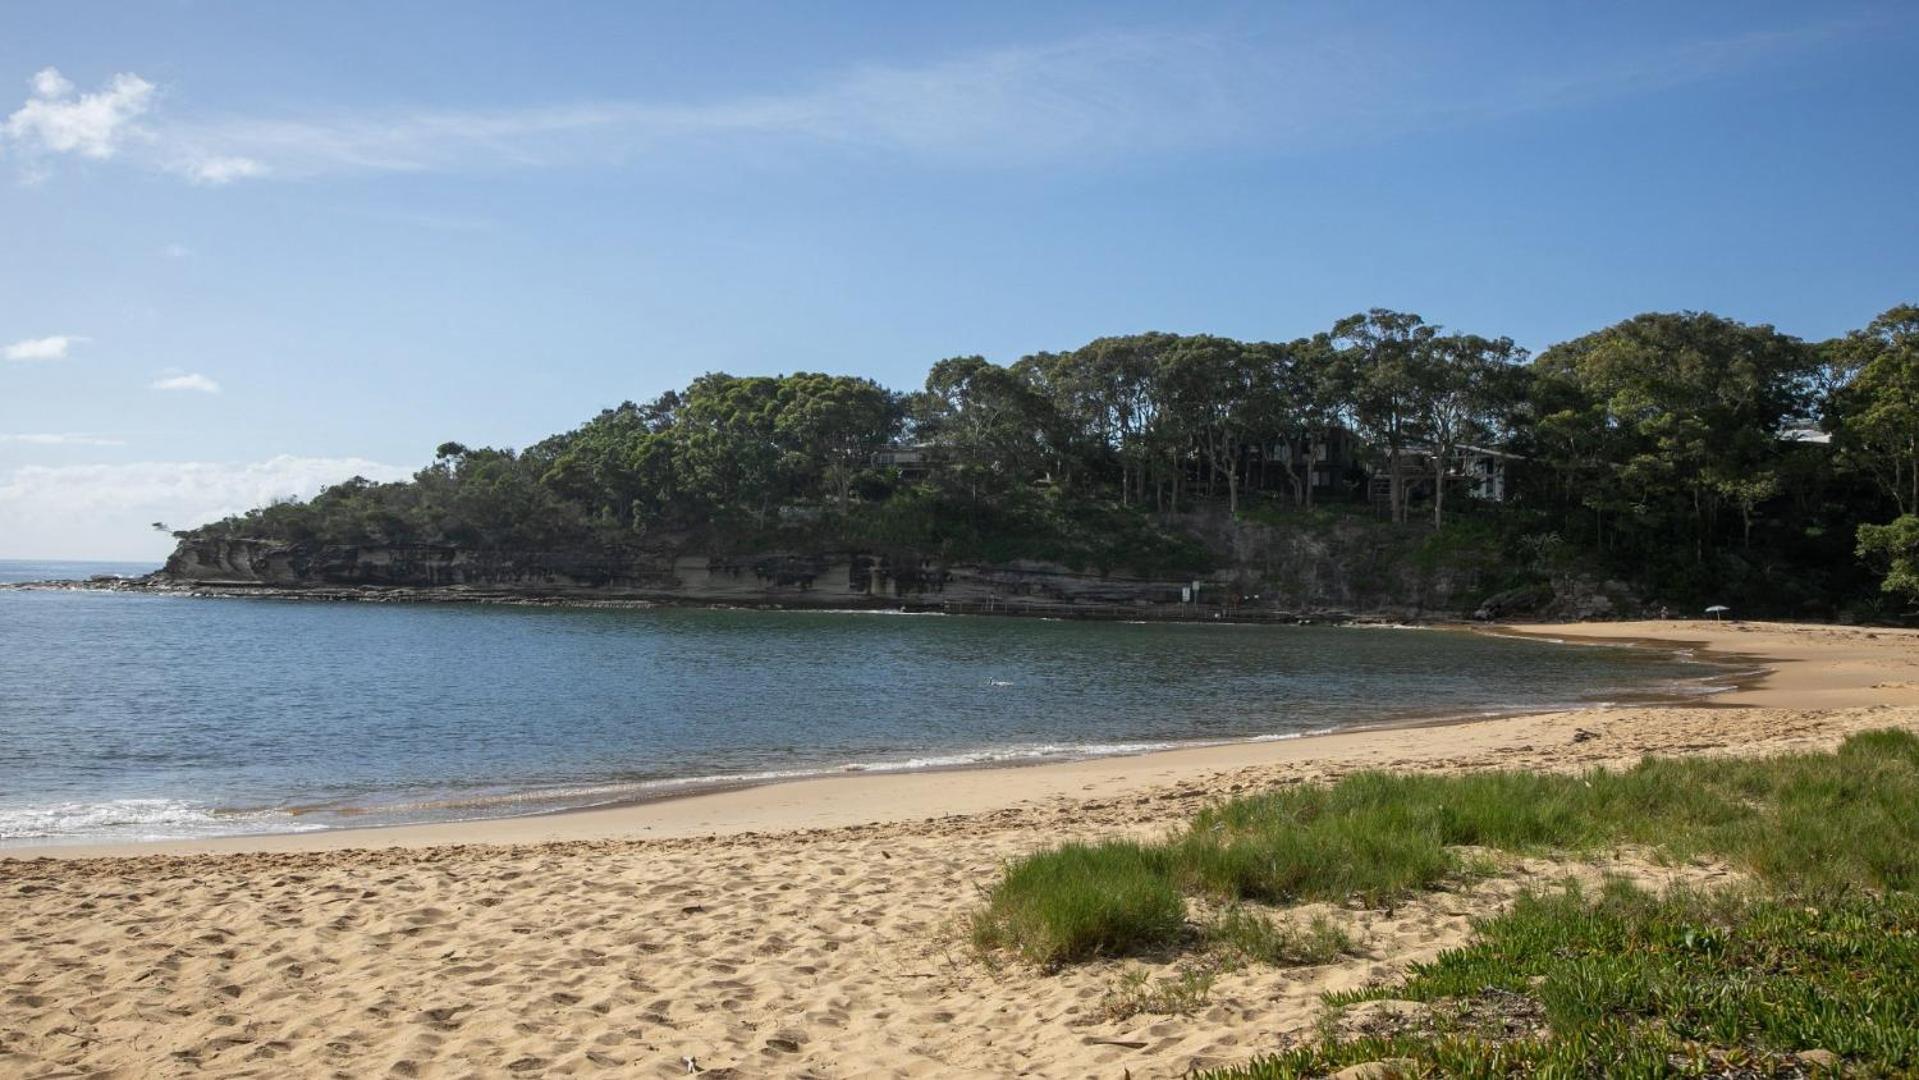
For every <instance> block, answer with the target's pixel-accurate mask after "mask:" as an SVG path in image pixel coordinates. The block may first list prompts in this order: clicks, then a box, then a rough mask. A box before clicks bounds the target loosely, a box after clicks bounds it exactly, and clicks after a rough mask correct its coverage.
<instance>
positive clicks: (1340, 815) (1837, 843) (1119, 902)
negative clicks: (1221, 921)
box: [974, 730, 1919, 965]
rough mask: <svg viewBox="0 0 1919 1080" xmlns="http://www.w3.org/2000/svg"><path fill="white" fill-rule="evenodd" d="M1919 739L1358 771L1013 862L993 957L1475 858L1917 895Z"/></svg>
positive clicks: (1369, 893) (1000, 887) (989, 918)
mask: <svg viewBox="0 0 1919 1080" xmlns="http://www.w3.org/2000/svg"><path fill="white" fill-rule="evenodd" d="M1915 808H1919V737H1915V736H1914V735H1913V734H1912V733H1910V732H1906V731H1898V730H1889V731H1877V732H1869V733H1865V734H1861V735H1856V736H1853V737H1852V738H1850V739H1848V740H1846V742H1845V743H1844V745H1842V746H1841V747H1840V748H1839V749H1838V750H1837V751H1836V752H1834V753H1816V754H1797V755H1788V756H1780V757H1772V758H1763V759H1737V758H1648V759H1646V760H1645V761H1642V762H1640V763H1639V764H1638V765H1635V766H1633V767H1632V768H1629V769H1624V770H1606V769H1596V770H1592V771H1590V772H1587V773H1584V774H1582V775H1549V774H1542V773H1529V772H1483V773H1467V774H1460V775H1453V776H1418V775H1396V774H1389V773H1380V772H1368V773H1360V774H1356V775H1353V776H1349V777H1346V778H1344V779H1342V780H1340V781H1338V782H1337V783H1333V784H1314V785H1300V786H1297V787H1291V788H1285V789H1281V790H1279V791H1275V792H1270V793H1266V794H1261V795H1255V796H1250V797H1245V798H1239V799H1234V800H1232V801H1230V802H1226V803H1223V804H1221V805H1219V806H1217V807H1213V808H1210V809H1208V810H1205V811H1203V812H1202V813H1200V814H1199V815H1198V816H1197V817H1196V818H1194V819H1193V821H1192V822H1191V823H1190V824H1189V825H1188V826H1187V827H1186V828H1185V829H1183V830H1182V831H1180V832H1179V833H1178V834H1176V835H1174V836H1172V837H1170V838H1168V839H1167V840H1165V841H1163V842H1160V843H1155V844H1136V843H1106V844H1096V845H1086V844H1073V845H1067V846H1064V847H1060V848H1056V849H1053V850H1050V851H1044V852H1040V853H1037V854H1034V855H1030V856H1027V857H1026V858H1023V859H1019V860H1016V861H1014V862H1012V863H1010V864H1008V866H1007V867H1006V869H1005V872H1004V874H1003V876H1002V878H1001V879H1000V881H999V882H998V883H997V884H996V885H995V886H994V887H993V888H992V889H991V890H990V892H989V894H988V897H987V904H986V907H985V909H984V910H983V911H981V912H980V913H979V914H978V915H977V916H976V918H975V920H974V940H975V942H976V943H977V944H978V945H980V946H981V947H982V948H984V949H1000V948H1007V949H1011V950H1013V951H1014V952H1015V953H1017V954H1018V955H1020V956H1022V957H1023V958H1025V959H1027V960H1031V961H1034V962H1037V963H1040V964H1042V965H1057V964H1060V963H1068V962H1071V961H1074V960H1081V959H1086V958H1089V957H1094V956H1116V955H1124V954H1127V953H1137V952H1143V951H1150V950H1156V949H1166V948H1169V947H1172V946H1175V945H1177V944H1178V943H1180V941H1181V940H1182V939H1184V938H1190V937H1191V936H1193V930H1192V928H1191V927H1189V926H1188V925H1187V924H1186V922H1185V919H1184V904H1183V900H1182V898H1183V897H1184V896H1186V895H1198V896H1204V897H1206V898H1208V899H1210V900H1212V901H1215V902H1220V903H1225V904H1228V905H1231V904H1237V903H1241V902H1256V903H1266V904H1290V903H1297V902H1301V901H1316V900H1317V901H1333V902H1352V901H1357V902H1359V903H1362V904H1366V905H1370V906H1382V905H1390V904H1392V903H1394V902H1396V901H1398V900H1401V899H1403V898H1405V897H1407V896H1410V895H1412V894H1415V893H1418V892H1421V891H1425V890H1430V889H1433V888H1436V887H1438V886H1441V885H1443V884H1444V883H1446V882H1448V881H1450V880H1458V879H1461V878H1464V877H1467V876H1469V875H1470V874H1471V873H1473V872H1474V869H1475V868H1474V866H1473V864H1472V863H1471V862H1470V861H1469V860H1468V858H1467V857H1466V855H1464V854H1463V853H1462V849H1472V848H1481V849H1495V850H1501V851H1509V852H1548V851H1550V852H1565V853H1573V854H1579V853H1589V852H1592V851H1594V850H1598V849H1602V848H1606V847H1611V846H1619V845H1634V846H1644V847H1648V848H1651V849H1653V850H1656V851H1658V852H1661V853H1663V854H1664V855H1666V856H1668V857H1671V858H1674V859H1681V858H1689V857H1693V856H1702V855H1703V856H1710V857H1714V858H1718V859H1723V860H1726V861H1728V862H1730V863H1732V864H1733V865H1735V866H1737V867H1739V868H1740V869H1743V870H1745V871H1747V872H1749V873H1750V874H1752V875H1753V876H1754V877H1756V878H1757V879H1759V880H1760V881H1762V882H1764V883H1766V884H1767V885H1768V886H1771V887H1773V888H1775V889H1779V890H1785V891H1790V892H1794V893H1820V892H1825V891H1831V890H1835V889H1845V888H1853V887H1865V888H1870V889H1894V890H1911V889H1913V888H1914V887H1915V886H1919V810H1916V809H1915Z"/></svg>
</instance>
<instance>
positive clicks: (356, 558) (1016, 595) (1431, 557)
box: [156, 514, 1627, 619]
mask: <svg viewBox="0 0 1919 1080" xmlns="http://www.w3.org/2000/svg"><path fill="white" fill-rule="evenodd" d="M1177 524H1178V527H1179V528H1181V529H1183V530H1185V531H1187V532H1189V533H1191V534H1193V535H1195V536H1197V537H1198V538H1200V539H1201V540H1202V541H1203V542H1204V543H1205V545H1206V546H1207V547H1208V549H1210V550H1211V551H1212V552H1213V554H1214V556H1215V558H1216V559H1217V560H1218V564H1219V566H1220V567H1221V569H1219V570H1216V571H1214V572H1212V573H1210V574H1205V575H1202V576H1200V577H1199V578H1198V579H1197V580H1195V579H1167V578H1149V577H1138V576H1130V575H1127V574H1122V573H1100V572H1097V571H1093V570H1087V569H1075V568H1072V567H1067V566H1062V565H1059V564H1055V563H1046V562H1036V561H1016V562H1009V563H1004V564H978V563H961V562H946V561H941V560H937V559H931V558H927V557H924V556H923V555H921V554H918V553H915V552H910V551H895V552H873V551H857V550H855V551H848V550H784V551H760V552H754V553H751V554H740V555H713V554H709V553H705V552H702V551H700V550H698V545H696V544H693V543H691V542H689V543H687V544H686V545H685V546H683V547H681V548H680V549H678V550H656V551H647V550H629V551H622V552H601V553H594V552H515V553H511V554H501V553H488V552H480V551H474V550H470V549H464V548H460V547H457V546H453V545H425V544H423V545H403V546H363V547H347V546H316V545H302V544H295V543H290V542H286V541H276V540H257V539H243V538H232V537H211V536H210V537H189V538H187V539H185V540H183V541H181V543H180V546H179V548H178V550H176V551H175V552H174V554H173V557H172V558H171V559H169V560H168V562H167V565H166V568H165V569H164V570H163V571H161V572H160V574H159V575H157V576H156V583H157V584H159V585H161V586H163V587H169V588H181V589H188V590H192V591H219V592H255V593H257V592H264V591H273V592H278V593H285V594H288V595H309V596H319V595H333V594H335V593H339V592H340V591H341V590H347V591H354V590H358V592H353V593H352V594H353V595H356V596H361V597H363V598H399V599H504V600H518V601H522V602H533V601H539V600H562V601H604V602H659V603H675V602H682V603H699V604H739V605H777V606H783V607H898V606H908V607H913V606H918V607H942V608H946V609H949V610H1003V609H1005V608H1006V607H1014V608H1016V609H1020V610H1028V611H1043V610H1049V609H1053V608H1059V609H1066V610H1067V613H1071V612H1073V611H1085V612H1089V613H1090V612H1095V611H1101V612H1104V613H1106V614H1113V615H1124V613H1125V611H1126V610H1128V609H1138V610H1142V611H1158V612H1160V613H1167V612H1169V611H1173V610H1177V609H1179V607H1180V606H1181V605H1182V602H1183V601H1184V600H1185V599H1186V597H1187V596H1188V595H1190V594H1189V593H1188V592H1187V590H1189V589H1190V588H1191V587H1193V586H1195V585H1197V586H1198V592H1197V598H1198V602H1199V603H1200V604H1201V605H1202V606H1203V607H1205V608H1207V609H1215V610H1216V609H1219V608H1221V607H1225V608H1234V609H1246V610H1248V611H1249V612H1264V613H1265V614H1266V615H1268V616H1273V617H1278V616H1283V615H1287V614H1299V615H1305V614H1313V613H1338V614H1344V615H1377V616H1381V617H1386V618H1395V619H1405V618H1413V619H1417V618H1457V617H1462V616H1465V615H1467V614H1469V613H1471V612H1473V611H1475V609H1478V610H1479V611H1480V612H1481V614H1482V617H1490V618H1498V617H1506V616H1513V615H1524V614H1535V613H1540V614H1545V613H1553V614H1557V613H1560V612H1565V613H1568V614H1575V613H1576V614H1586V615H1596V614H1603V613H1604V612H1606V611H1608V610H1619V609H1620V607H1619V605H1620V604H1622V603H1626V602H1627V601H1626V600H1625V599H1624V598H1623V597H1621V596H1618V595H1615V594H1616V593H1617V592H1618V590H1611V589H1609V588H1592V587H1587V586H1584V585H1582V584H1581V583H1577V582H1569V583H1566V584H1565V585H1564V587H1561V586H1560V585H1558V584H1555V585H1539V586H1528V587H1526V588H1524V589H1517V590H1506V591H1503V592H1498V591H1496V590H1494V589H1493V588H1492V587H1491V586H1492V584H1493V583H1496V582H1501V581H1502V580H1507V579H1509V577H1510V573H1511V567H1510V566H1508V565H1506V564H1504V563H1503V562H1502V560H1501V559H1500V556H1499V553H1498V552H1497V551H1496V550H1491V549H1488V548H1485V547H1482V546H1475V545H1473V544H1471V543H1461V542H1459V541H1457V540H1455V539H1448V538H1445V537H1444V536H1443V534H1434V533H1432V532H1430V531H1429V530H1425V529H1422V528H1412V527H1406V526H1393V525H1390V524H1388V523H1384V522H1379V521H1375V520H1371V519H1368V518H1365V517H1356V516H1346V517H1335V516H1326V517H1320V518H1314V517H1312V516H1310V515H1302V517H1301V518H1300V520H1298V521H1287V522H1283V523H1280V524H1259V523H1248V522H1245V521H1236V520H1234V519H1232V518H1230V517H1228V516H1226V515H1223V514H1220V515H1214V516H1204V515H1190V516H1187V517H1185V518H1183V519H1181V520H1180V521H1178V523H1177ZM1620 588H1621V589H1623V586H1622V587H1620ZM1488 593H1494V595H1492V596H1491V597H1490V598H1488ZM1482 601H1483V603H1482ZM1609 605H1610V606H1609Z"/></svg>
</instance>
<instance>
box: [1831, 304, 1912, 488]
mask: <svg viewBox="0 0 1919 1080" xmlns="http://www.w3.org/2000/svg"><path fill="white" fill-rule="evenodd" d="M1832 351H1833V352H1834V353H1835V354H1836V357H1837V359H1838V361H1839V366H1840V368H1841V370H1842V371H1843V372H1844V375H1845V376H1846V383H1845V385H1844V386H1843V388H1841V389H1840V390H1838V391H1837V393H1836V394H1835V395H1834V408H1833V410H1832V412H1833V414H1834V415H1833V416H1832V417H1831V420H1832V428H1833V431H1832V434H1833V436H1834V439H1835V441H1837V443H1838V444H1839V448H1840V452H1841V453H1842V454H1844V455H1845V459H1846V460H1847V461H1848V462H1849V463H1851V464H1853V465H1854V466H1855V467H1857V468H1859V469H1860V470H1862V471H1864V472H1866V473H1868V474H1869V475H1871V476H1872V478H1873V479H1874V481H1875V482H1877V483H1878V484H1879V486H1880V487H1881V489H1883V490H1884V491H1885V493H1886V495H1887V496H1888V497H1890V498H1891V499H1892V501H1893V503H1894V504H1895V505H1896V507H1897V509H1898V512H1899V513H1900V514H1901V515H1905V514H1919V306H1915V305H1912V304H1901V305H1900V306H1898V307H1895V308H1893V309H1891V310H1889V311H1887V312H1885V313H1884V314H1882V315H1880V316H1879V317H1878V318H1876V319H1874V320H1873V321H1872V323H1871V325H1869V326H1867V327H1866V328H1865V329H1864V330H1857V331H1854V332H1853V333H1851V334H1848V335H1847V336H1846V337H1844V338H1841V339H1840V340H1839V341H1837V342H1834V343H1832Z"/></svg>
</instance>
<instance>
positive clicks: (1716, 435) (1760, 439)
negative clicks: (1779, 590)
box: [1535, 312, 1815, 563]
mask: <svg viewBox="0 0 1919 1080" xmlns="http://www.w3.org/2000/svg"><path fill="white" fill-rule="evenodd" d="M1814 359H1815V358H1814V355H1813V353H1812V350H1811V349H1809V348H1808V347H1807V346H1806V345H1805V344H1804V343H1803V342H1801V341H1799V340H1798V339H1797V338H1792V337H1788V336H1786V335H1784V334H1781V333H1779V332H1777V331H1775V330H1774V329H1773V328H1772V327H1770V326H1747V325H1745V324H1743V323H1738V322H1734V321H1733V320H1731V319H1725V318H1721V317H1719V316H1717V315H1709V314H1701V313H1696V312H1685V313H1680V314H1655V315H1639V316H1635V317H1634V318H1631V319H1628V320H1626V321H1625V322H1621V323H1618V324H1616V325H1614V326H1611V327H1608V328H1606V329H1604V330H1601V331H1598V332H1596V333H1593V334H1588V335H1586V336H1585V337H1582V338H1578V339H1576V340H1574V341H1570V342H1567V343H1565V344H1563V345H1556V346H1554V347H1552V348H1551V349H1548V350H1546V352H1545V353H1543V354H1542V355H1541V356H1540V358H1539V362H1538V364H1537V365H1535V367H1536V369H1537V372H1538V375H1539V379H1540V381H1541V382H1542V383H1543V384H1544V385H1543V386H1541V387H1540V389H1539V391H1538V394H1539V396H1540V397H1541V399H1542V400H1546V401H1550V402H1553V403H1554V405H1555V411H1553V412H1550V413H1548V414H1547V419H1546V421H1545V422H1544V423H1543V424H1542V426H1543V427H1546V428H1548V429H1549V430H1550V432H1551V438H1550V440H1549V441H1548V446H1556V447H1564V448H1566V449H1567V450H1570V451H1571V452H1572V453H1574V454H1578V455H1586V454H1590V455H1593V456H1595V457H1596V458H1597V459H1598V461H1599V462H1600V463H1601V464H1602V467H1601V468H1600V469H1599V470H1597V472H1596V473H1588V474H1587V476H1586V482H1587V483H1590V484H1593V485H1595V486H1596V490H1595V491H1593V492H1591V493H1589V494H1588V495H1587V496H1586V501H1587V502H1588V503H1589V504H1591V505H1597V506H1600V507H1612V508H1614V509H1616V510H1617V511H1619V514H1618V515H1616V516H1620V517H1623V518H1625V519H1627V520H1630V521H1633V522H1635V523H1637V524H1638V525H1639V526H1640V527H1641V528H1642V529H1644V530H1646V531H1648V532H1650V533H1655V534H1663V535H1664V536H1666V537H1669V538H1679V539H1682V542H1686V546H1687V547H1690V548H1691V550H1692V553H1693V559H1694V562H1695V563H1700V562H1704V560H1705V554H1706V550H1707V549H1708V548H1709V547H1711V546H1713V544H1714V542H1715V535H1716V532H1717V520H1718V511H1719V509H1720V507H1721V506H1722V505H1723V504H1724V503H1725V502H1726V501H1727V496H1728V493H1734V494H1735V495H1736V496H1738V497H1744V496H1745V495H1750V494H1752V493H1753V492H1755V491H1759V490H1763V485H1761V487H1752V486H1746V485H1752V484H1753V483H1754V482H1756V481H1761V480H1763V478H1764V477H1766V476H1767V475H1769V474H1772V473H1774V472H1775V470H1776V467H1777V465H1778V463H1779V462H1780V461H1781V460H1782V459H1783V457H1784V449H1783V446H1784V444H1783V443H1782V437H1783V435H1784V433H1785V432H1786V431H1787V430H1788V429H1789V428H1791V427H1792V426H1794V425H1795V424H1797V423H1801V422H1803V420H1804V418H1805V417H1806V415H1807V413H1808V410H1809V407H1810V405H1811V394H1810V389H1811V375H1812V372H1813V368H1814ZM1579 428H1583V429H1584V430H1575V429H1579ZM1559 464H1561V465H1562V466H1566V465H1569V464H1571V463H1569V462H1563V461H1562V462H1560V463H1559ZM1734 501H1737V499H1735V500H1734ZM1752 509H1753V506H1752V505H1750V504H1749V505H1748V506H1747V507H1746V508H1745V512H1744V515H1743V516H1744V517H1745V518H1746V519H1747V520H1748V521H1749V520H1750V516H1751V513H1752ZM1615 528H1617V527H1615Z"/></svg>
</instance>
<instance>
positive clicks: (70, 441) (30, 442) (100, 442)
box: [0, 432, 127, 446]
mask: <svg viewBox="0 0 1919 1080" xmlns="http://www.w3.org/2000/svg"><path fill="white" fill-rule="evenodd" d="M0 443H22V444H25V445H27V446H125V445H126V444H127V443H126V440H125V439H114V438H109V437H107V436H105V435H87V434H83V433H78V432H67V433H65V434H38V435H0Z"/></svg>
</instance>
